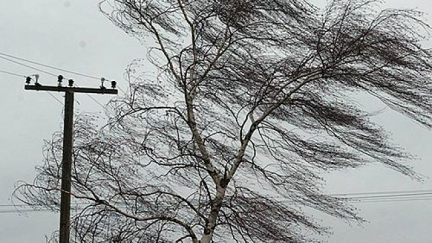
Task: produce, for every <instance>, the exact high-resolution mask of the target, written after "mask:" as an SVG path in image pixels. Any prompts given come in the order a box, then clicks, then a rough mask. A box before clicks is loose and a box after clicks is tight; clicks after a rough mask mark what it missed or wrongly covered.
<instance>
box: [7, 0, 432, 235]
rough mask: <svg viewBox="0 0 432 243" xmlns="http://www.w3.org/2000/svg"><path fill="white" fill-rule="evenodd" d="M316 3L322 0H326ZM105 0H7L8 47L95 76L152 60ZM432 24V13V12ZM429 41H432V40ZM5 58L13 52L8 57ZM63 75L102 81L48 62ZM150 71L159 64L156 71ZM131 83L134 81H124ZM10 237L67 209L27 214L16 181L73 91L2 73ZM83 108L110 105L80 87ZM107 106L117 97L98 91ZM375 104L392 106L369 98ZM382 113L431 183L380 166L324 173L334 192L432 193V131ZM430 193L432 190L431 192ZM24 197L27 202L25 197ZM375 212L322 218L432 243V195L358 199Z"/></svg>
mask: <svg viewBox="0 0 432 243" xmlns="http://www.w3.org/2000/svg"><path fill="white" fill-rule="evenodd" d="M314 2H316V3H319V4H322V3H323V1H318V0H315V1H314ZM97 3H98V1H96V0H94V1H93V0H92V1H89V0H75V1H64V0H38V1H30V0H27V1H25V0H13V1H8V0H0V53H4V54H10V55H14V56H18V57H22V58H25V59H28V60H32V61H36V62H40V63H44V64H48V65H52V66H55V67H59V68H63V69H68V70H73V71H76V72H80V73H84V74H88V75H91V76H95V77H105V78H107V79H111V80H118V83H119V86H120V87H122V81H123V78H122V77H123V73H124V69H125V68H126V66H127V65H128V64H129V63H130V62H131V61H132V60H133V59H134V58H145V56H146V48H145V45H141V44H140V43H139V41H137V40H135V39H133V38H132V37H129V36H128V35H126V34H125V33H123V32H122V31H121V30H120V29H118V28H117V27H115V26H113V25H112V24H111V23H110V22H109V21H108V20H107V19H106V18H105V17H104V16H102V14H101V13H100V12H99V10H98V7H97ZM385 6H387V7H396V8H417V9H419V10H422V11H425V12H429V13H432V1H428V0H410V1H402V0H388V1H386V3H385ZM426 17H427V18H428V23H430V24H432V16H426ZM425 45H427V46H429V47H432V42H427V43H425ZM0 57H6V56H4V55H3V56H2V55H0ZM41 68H42V69H44V70H47V71H49V72H51V73H53V74H55V75H58V74H63V75H65V76H66V77H67V78H73V79H74V80H75V81H76V84H77V85H78V86H87V87H98V86H99V81H98V80H96V79H89V78H83V77H79V76H74V75H68V74H67V73H61V72H58V71H56V70H49V69H47V68H43V67H41ZM0 70H1V71H8V72H12V73H17V74H21V75H31V74H35V73H39V74H40V75H41V77H40V82H41V83H44V84H49V83H50V84H53V85H55V83H56V78H55V77H53V76H50V75H47V74H44V73H41V72H38V71H35V70H32V69H29V68H26V67H24V66H20V65H17V64H15V63H12V62H10V61H7V60H5V59H2V58H0ZM149 70H150V69H149ZM123 83H124V82H123ZM0 85H1V87H0V104H1V105H0V114H1V115H0V124H1V127H0V131H1V136H0V242H8V243H33V242H45V235H50V234H51V232H52V231H54V230H56V229H57V227H58V215H57V214H56V213H52V212H27V213H26V212H21V213H17V212H16V211H15V209H14V208H13V207H10V206H8V205H10V204H12V203H13V201H11V194H12V192H13V190H14V185H15V183H16V182H18V181H20V180H24V181H31V180H32V179H33V178H34V176H35V166H38V165H41V164H42V146H43V140H44V139H49V138H50V137H51V135H52V133H53V132H56V131H58V130H60V129H61V123H62V109H63V105H62V104H61V102H62V101H63V97H62V95H61V94H57V93H53V94H52V95H53V96H54V97H55V98H56V99H58V100H60V101H61V102H59V101H58V100H56V99H55V98H54V97H52V96H51V95H49V94H48V93H46V92H32V91H24V89H23V86H24V78H21V77H16V76H12V75H9V74H5V73H0ZM76 98H77V101H78V102H77V104H76V109H77V111H78V112H94V111H98V112H101V111H102V108H101V107H100V105H99V104H98V103H96V102H95V101H94V100H93V99H91V98H90V97H88V96H86V95H77V96H76ZM93 98H94V99H96V100H97V101H98V102H99V103H101V104H105V103H106V102H107V101H108V100H109V97H108V96H101V95H94V96H93ZM363 105H364V106H365V107H367V108H368V109H372V110H378V109H381V108H383V107H384V106H383V105H382V104H380V103H378V102H377V101H376V100H365V101H364V102H363ZM375 119H376V120H377V121H378V122H380V124H381V125H383V126H385V127H386V128H388V129H389V131H390V132H391V133H392V134H393V138H394V143H396V144H399V145H400V146H402V147H405V148H406V150H407V151H408V152H411V153H413V154H415V155H417V157H418V159H417V160H415V161H412V163H411V165H412V166H413V167H414V169H415V170H416V171H417V172H419V173H421V174H422V175H424V181H423V182H418V181H413V180H411V179H410V178H407V177H404V176H402V175H400V174H398V173H396V172H394V171H391V170H389V169H387V168H384V167H383V166H380V165H372V166H367V167H364V168H363V169H360V170H349V171H342V172H337V173H331V174H326V175H323V176H324V178H325V179H326V180H327V182H328V183H327V186H326V187H325V188H324V190H325V191H326V192H328V193H358V192H383V191H413V190H429V192H431V191H432V161H431V157H432V132H431V131H428V130H426V129H425V128H422V127H420V126H419V125H417V124H415V123H413V122H411V121H409V120H408V119H407V118H405V117H403V116H401V115H399V114H396V113H395V112H392V111H391V110H390V109H388V108H387V109H384V110H383V112H382V113H381V114H380V115H378V116H376V117H375ZM422 199H424V198H422ZM16 203H19V202H16ZM353 205H354V206H355V207H357V208H358V211H359V214H360V215H361V216H362V217H364V218H365V219H366V220H368V222H367V223H365V224H363V225H361V226H358V225H356V224H352V225H349V224H347V223H346V222H343V221H339V220H336V219H332V218H328V217H325V216H318V215H317V217H319V219H320V220H322V223H323V224H324V225H328V226H331V227H333V230H334V234H332V235H330V236H328V237H324V238H323V239H324V240H326V241H328V242H330V243H336V242H350V243H360V242H369V243H381V242H392V243H402V242H403V243H405V242H410V243H428V242H432V231H431V229H430V226H431V225H432V196H431V197H429V200H416V201H414V200H407V201H391V202H359V203H353Z"/></svg>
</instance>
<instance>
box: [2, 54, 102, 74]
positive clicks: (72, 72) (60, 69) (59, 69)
mask: <svg viewBox="0 0 432 243" xmlns="http://www.w3.org/2000/svg"><path fill="white" fill-rule="evenodd" d="M0 55H3V56H7V57H10V58H14V59H17V60H20V61H24V62H28V63H32V64H35V65H39V66H42V67H46V68H51V69H54V70H58V71H62V72H66V73H70V74H75V75H78V76H81V77H86V78H91V79H97V80H100V78H98V77H95V76H91V75H87V74H82V73H78V72H74V71H70V70H67V69H63V68H58V67H54V66H51V65H47V64H43V63H40V62H35V61H31V60H28V59H25V58H22V57H17V56H13V55H10V54H6V53H3V52H0Z"/></svg>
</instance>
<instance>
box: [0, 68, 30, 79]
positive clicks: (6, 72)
mask: <svg viewBox="0 0 432 243" xmlns="http://www.w3.org/2000/svg"><path fill="white" fill-rule="evenodd" d="M0 73H5V74H9V75H13V76H17V77H24V78H26V77H27V76H25V75H21V74H17V73H12V72H8V71H4V70H0Z"/></svg>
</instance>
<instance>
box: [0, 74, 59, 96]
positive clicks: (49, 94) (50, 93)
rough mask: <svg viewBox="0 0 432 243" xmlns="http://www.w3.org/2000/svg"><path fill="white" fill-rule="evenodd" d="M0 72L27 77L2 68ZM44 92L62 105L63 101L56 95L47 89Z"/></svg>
mask: <svg viewBox="0 0 432 243" xmlns="http://www.w3.org/2000/svg"><path fill="white" fill-rule="evenodd" d="M0 73H5V74H9V75H13V76H17V77H24V78H26V77H28V76H26V75H22V74H17V73H13V72H8V71H4V70H0ZM45 92H46V93H48V94H49V95H50V96H51V97H52V98H54V99H55V100H56V101H57V102H59V103H60V104H61V105H63V102H61V100H59V99H58V98H57V97H55V96H54V95H53V94H51V93H50V92H48V91H45Z"/></svg>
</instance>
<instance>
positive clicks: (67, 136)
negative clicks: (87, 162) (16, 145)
mask: <svg viewBox="0 0 432 243" xmlns="http://www.w3.org/2000/svg"><path fill="white" fill-rule="evenodd" d="M58 79H59V86H45V85H41V84H39V83H37V80H36V83H35V85H30V84H29V80H30V79H29V78H28V79H27V85H25V86H24V89H25V90H36V91H39V90H42V91H57V92H64V93H65V104H64V106H65V112H64V129H63V158H62V183H61V202H60V239H59V243H69V235H70V205H71V186H72V182H71V171H72V145H73V105H74V93H92V94H117V93H118V91H117V89H115V87H116V83H115V81H112V89H107V88H105V87H103V86H101V87H100V88H98V89H95V88H77V87H73V86H72V85H73V81H72V80H69V87H62V86H61V81H62V79H63V77H62V76H59V77H58Z"/></svg>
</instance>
